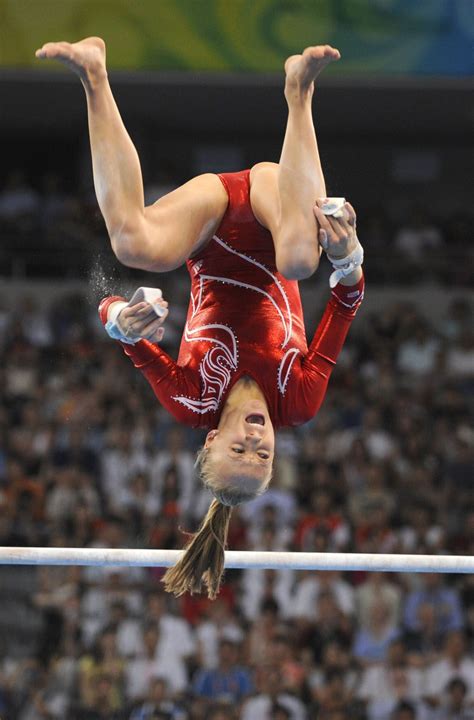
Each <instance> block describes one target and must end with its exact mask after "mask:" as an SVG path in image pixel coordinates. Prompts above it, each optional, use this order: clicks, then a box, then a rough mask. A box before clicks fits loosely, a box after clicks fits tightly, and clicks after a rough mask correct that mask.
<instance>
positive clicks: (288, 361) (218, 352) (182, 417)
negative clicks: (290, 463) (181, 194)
mask: <svg viewBox="0 0 474 720" xmlns="http://www.w3.org/2000/svg"><path fill="white" fill-rule="evenodd" d="M249 176H250V171H248V170H245V171H242V172H237V173H228V174H222V175H219V178H220V180H221V182H222V183H223V185H224V187H225V189H226V191H227V194H228V198H229V202H228V206H227V210H226V212H225V214H224V217H223V219H222V221H221V223H220V225H219V227H218V229H217V230H216V232H215V234H214V236H213V237H212V238H211V240H209V242H208V243H207V244H206V246H205V247H204V248H203V249H202V250H200V251H198V252H197V253H196V254H195V255H194V256H193V257H191V258H190V259H188V261H187V267H188V271H189V274H190V276H191V296H190V301H189V307H188V313H187V318H186V325H185V327H184V330H183V336H182V340H181V346H180V350H179V356H178V360H177V361H174V360H173V359H172V358H170V356H169V355H168V354H167V353H166V352H165V351H164V350H163V349H162V348H160V347H159V345H153V344H151V343H149V342H148V341H146V340H142V341H140V342H137V343H136V344H135V345H123V348H124V351H125V353H126V354H127V355H129V356H130V357H131V359H132V361H133V363H134V364H135V366H136V367H137V368H139V369H140V370H141V372H142V373H143V375H144V376H145V377H146V379H147V380H148V382H149V383H150V385H151V386H152V388H153V391H154V392H155V395H156V396H157V397H158V399H159V400H160V402H161V403H162V404H163V405H164V406H165V407H166V409H167V410H168V411H169V412H170V413H171V414H172V415H174V417H175V418H176V419H177V420H178V421H179V422H182V423H184V424H187V425H191V426H193V427H206V428H214V427H216V426H217V425H218V423H219V418H220V414H221V411H222V408H223V406H224V404H225V401H226V398H227V396H228V394H229V392H230V390H231V389H232V387H233V386H234V385H235V383H236V382H237V381H238V380H239V379H240V378H242V377H245V376H246V377H251V378H252V379H253V380H254V381H255V382H256V383H257V384H258V386H259V387H260V389H261V390H262V392H263V394H264V396H265V399H266V401H267V404H268V410H269V414H270V417H271V418H272V422H273V424H274V426H275V427H281V426H291V425H300V424H302V423H304V422H306V421H308V420H309V419H311V418H312V417H313V416H314V415H315V414H316V412H317V411H318V409H319V407H320V405H321V403H322V401H323V398H324V395H325V392H326V388H327V383H328V380H329V377H330V375H331V372H332V369H333V367H334V365H335V363H336V359H337V356H338V354H339V352H340V350H341V348H342V345H343V343H344V340H345V337H346V335H347V332H348V330H349V327H350V324H351V322H352V320H353V318H354V316H355V313H356V310H357V308H358V306H359V304H360V302H361V300H362V297H363V289H364V281H363V279H362V280H361V281H360V282H359V283H358V284H357V285H356V286H353V287H345V286H342V285H337V286H336V288H334V290H333V291H332V297H331V299H330V300H329V302H328V304H327V306H326V310H325V312H324V315H323V317H322V319H321V322H320V323H319V326H318V328H317V330H316V333H315V335H314V337H313V340H312V342H311V344H310V346H309V348H308V344H307V341H306V335H305V329H304V322H303V311H302V307H301V299H300V294H299V289H298V283H297V281H295V280H287V279H286V278H284V277H283V276H282V275H281V274H280V273H279V272H278V271H277V269H276V265H275V250H274V245H273V239H272V236H271V234H270V233H269V232H268V231H267V230H266V229H265V228H263V227H262V226H261V225H260V223H258V221H257V220H256V218H255V216H254V214H253V212H252V208H251V204H250V181H249ZM315 242H316V240H315ZM110 300H113V298H111V299H110ZM101 316H102V317H103V320H105V316H106V306H104V307H103V308H102V310H101Z"/></svg>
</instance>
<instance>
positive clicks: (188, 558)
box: [163, 500, 232, 600]
mask: <svg viewBox="0 0 474 720" xmlns="http://www.w3.org/2000/svg"><path fill="white" fill-rule="evenodd" d="M231 512H232V507H230V506H228V505H223V504H222V503H220V502H219V501H218V500H213V501H212V502H211V505H210V507H209V510H208V511H207V515H206V517H205V518H204V520H203V521H202V524H201V527H200V528H199V530H198V531H197V533H195V535H193V536H192V538H191V541H190V542H189V543H188V545H187V546H186V548H185V551H184V555H183V557H182V558H181V559H180V560H179V561H178V562H177V563H176V565H175V566H174V567H172V568H170V569H169V570H167V571H166V573H165V575H164V577H163V583H164V585H165V589H166V591H167V592H170V593H173V594H174V595H175V596H176V597H179V596H180V595H184V593H186V592H190V593H191V594H193V593H195V592H201V588H202V584H203V583H204V585H205V586H206V587H207V596H208V597H209V599H210V600H215V598H216V597H217V594H218V592H219V589H220V585H221V581H222V576H223V575H224V561H225V552H224V551H225V548H226V544H227V534H228V531H229V522H230V516H231Z"/></svg>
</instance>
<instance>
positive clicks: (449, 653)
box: [426, 630, 474, 707]
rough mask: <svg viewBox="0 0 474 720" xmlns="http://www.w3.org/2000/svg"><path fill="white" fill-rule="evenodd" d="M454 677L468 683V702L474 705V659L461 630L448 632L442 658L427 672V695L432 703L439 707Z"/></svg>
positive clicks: (469, 704) (468, 704)
mask: <svg viewBox="0 0 474 720" xmlns="http://www.w3.org/2000/svg"><path fill="white" fill-rule="evenodd" d="M453 678H460V679H461V680H463V681H464V682H465V684H466V704H467V706H468V707H470V706H472V705H474V660H472V658H470V657H469V655H468V654H467V651H466V639H465V636H464V634H463V633H462V632H461V631H460V630H452V631H451V632H449V633H447V635H446V640H445V645H444V653H443V657H442V659H441V660H438V662H436V663H434V665H432V666H431V667H430V668H429V669H428V671H427V674H426V696H427V699H428V701H429V703H430V704H431V705H433V706H434V707H439V705H440V704H441V701H442V693H443V690H444V688H446V687H447V686H448V683H449V682H450V681H451V680H453Z"/></svg>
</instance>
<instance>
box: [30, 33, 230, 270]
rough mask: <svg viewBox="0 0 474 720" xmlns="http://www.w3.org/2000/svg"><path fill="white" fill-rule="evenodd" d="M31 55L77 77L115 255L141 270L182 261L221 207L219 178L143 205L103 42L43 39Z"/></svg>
mask: <svg viewBox="0 0 474 720" xmlns="http://www.w3.org/2000/svg"><path fill="white" fill-rule="evenodd" d="M36 57H38V58H40V59H51V60H58V61H60V62H62V63H63V64H64V65H66V66H67V67H69V68H70V69H72V70H73V71H74V72H75V73H76V74H77V75H78V76H79V77H80V79H81V81H82V84H83V86H84V89H85V92H86V97H87V110H88V121H89V135H90V144H91V153H92V167H93V174H94V186H95V191H96V195H97V200H98V203H99V206H100V209H101V212H102V215H103V216H104V220H105V223H106V225H107V230H108V233H109V236H110V240H111V243H112V248H113V250H114V252H115V254H116V255H117V258H118V259H119V260H120V261H121V262H122V263H124V264H126V265H130V266H131V267H137V268H141V269H143V270H153V271H165V270H172V269H174V268H175V267H178V266H179V265H181V264H182V263H183V262H184V261H185V260H186V258H187V257H189V255H191V254H192V252H194V251H195V250H197V249H198V248H199V247H200V245H201V244H204V243H205V242H206V241H207V240H208V239H209V238H210V237H212V235H213V233H214V231H215V230H216V228H217V227H218V225H219V223H220V221H221V218H222V216H223V214H224V213H225V210H226V207H227V195H226V192H225V190H224V188H223V186H222V184H221V182H220V181H219V179H218V178H217V176H216V175H212V174H206V175H201V176H199V177H197V178H194V179H193V180H191V181H190V182H188V183H186V184H185V185H183V186H182V187H180V188H178V189H177V190H175V191H174V192H172V193H170V194H169V195H167V196H166V197H164V198H162V199H160V200H159V201H158V202H157V203H155V204H154V205H152V206H150V207H148V208H145V206H144V193H143V181H142V173H141V168H140V162H139V159H138V155H137V152H136V150H135V147H134V145H133V143H132V141H131V139H130V137H129V135H128V133H127V131H126V129H125V126H124V124H123V122H122V119H121V117H120V113H119V110H118V108H117V105H116V103H115V100H114V97H113V95H112V91H111V89H110V85H109V81H108V77H107V70H106V64H105V44H104V42H103V40H101V39H100V38H94V37H92V38H86V39H85V40H81V41H80V42H77V43H73V44H71V43H67V42H58V43H46V44H45V45H43V47H42V48H41V49H40V50H38V51H37V52H36Z"/></svg>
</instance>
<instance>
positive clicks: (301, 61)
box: [285, 45, 341, 100]
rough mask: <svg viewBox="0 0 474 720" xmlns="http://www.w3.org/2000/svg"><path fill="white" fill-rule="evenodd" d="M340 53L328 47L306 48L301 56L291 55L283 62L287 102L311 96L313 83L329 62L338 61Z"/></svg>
mask: <svg viewBox="0 0 474 720" xmlns="http://www.w3.org/2000/svg"><path fill="white" fill-rule="evenodd" d="M340 57H341V53H340V52H339V50H336V48H333V47H331V46H330V45H316V46H315V47H308V48H306V50H304V51H303V54H302V55H291V56H290V57H289V58H288V60H287V61H286V62H285V73H286V82H285V95H286V98H287V100H290V99H292V98H294V97H305V96H307V95H308V94H309V95H310V96H311V94H312V92H313V89H314V81H315V80H316V78H317V77H318V75H319V74H320V72H321V71H322V70H323V69H324V68H325V67H326V65H329V63H330V62H334V61H335V60H339V59H340Z"/></svg>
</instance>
